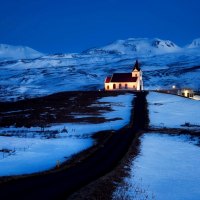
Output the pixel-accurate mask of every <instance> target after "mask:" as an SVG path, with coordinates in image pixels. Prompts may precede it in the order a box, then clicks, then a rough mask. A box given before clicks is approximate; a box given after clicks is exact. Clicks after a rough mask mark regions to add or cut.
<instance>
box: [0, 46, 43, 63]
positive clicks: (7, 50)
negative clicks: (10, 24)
mask: <svg viewBox="0 0 200 200" xmlns="http://www.w3.org/2000/svg"><path fill="white" fill-rule="evenodd" d="M41 56H43V54H42V53H40V52H38V51H36V50H34V49H31V48H30V47H25V46H12V45H8V44H0V60H3V59H4V60H17V59H32V58H38V57H41Z"/></svg>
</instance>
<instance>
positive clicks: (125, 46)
mask: <svg viewBox="0 0 200 200" xmlns="http://www.w3.org/2000/svg"><path fill="white" fill-rule="evenodd" d="M180 50H181V48H180V47H178V46H177V45H176V44H174V43H173V42H171V41H169V40H161V39H158V38H155V39H148V38H129V39H127V40H117V41H116V42H113V43H111V44H109V45H107V46H104V47H101V48H92V49H88V50H86V51H84V52H83V53H86V54H105V53H110V54H132V55H133V54H134V55H141V54H142V55H155V54H163V53H172V52H177V51H180Z"/></svg>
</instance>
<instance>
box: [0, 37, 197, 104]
mask: <svg viewBox="0 0 200 200" xmlns="http://www.w3.org/2000/svg"><path fill="white" fill-rule="evenodd" d="M150 50H151V51H150ZM136 59H139V62H140V63H141V68H142V70H143V76H144V88H145V89H162V88H165V89H166V88H171V87H172V85H176V86H177V87H191V88H194V89H199V88H200V50H199V48H188V47H187V48H186V47H184V48H181V47H178V46H177V45H175V44H174V43H173V42H170V41H166V40H160V39H133V38H131V39H127V40H118V41H116V42H114V43H112V44H110V45H107V46H104V47H102V48H95V49H94V48H93V49H90V50H87V51H84V52H83V53H76V54H54V55H46V56H43V57H40V58H36V59H20V60H12V61H5V60H4V61H0V77H1V78H0V101H9V100H17V99H23V98H27V97H35V96H44V95H48V94H52V93H55V92H60V91H70V90H98V89H102V88H103V87H104V79H105V77H106V76H108V75H111V74H112V73H114V72H129V71H131V70H132V67H133V64H134V62H135V60H136Z"/></svg>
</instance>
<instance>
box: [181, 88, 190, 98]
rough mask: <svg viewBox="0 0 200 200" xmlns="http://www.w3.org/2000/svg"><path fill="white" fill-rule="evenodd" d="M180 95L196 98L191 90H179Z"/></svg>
mask: <svg viewBox="0 0 200 200" xmlns="http://www.w3.org/2000/svg"><path fill="white" fill-rule="evenodd" d="M178 95H181V96H184V97H188V98H193V97H194V91H193V90H192V89H190V88H183V89H181V90H178Z"/></svg>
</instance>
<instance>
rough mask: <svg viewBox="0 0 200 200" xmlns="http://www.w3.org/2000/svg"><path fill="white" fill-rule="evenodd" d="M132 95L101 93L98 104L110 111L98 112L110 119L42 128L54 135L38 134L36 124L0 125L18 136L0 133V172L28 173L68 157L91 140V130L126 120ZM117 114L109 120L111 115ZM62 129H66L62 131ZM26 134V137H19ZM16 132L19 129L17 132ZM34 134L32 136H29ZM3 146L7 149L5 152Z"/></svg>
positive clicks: (111, 127) (119, 124)
mask: <svg viewBox="0 0 200 200" xmlns="http://www.w3.org/2000/svg"><path fill="white" fill-rule="evenodd" d="M133 98H134V95H133V94H126V95H119V96H116V97H104V98H101V99H100V100H99V102H101V104H98V102H97V104H98V105H99V106H102V103H103V102H104V106H106V105H110V106H111V108H112V110H113V111H111V112H106V113H102V116H105V117H106V119H108V120H110V121H107V122H105V123H100V124H88V123H65V124H51V125H50V126H49V127H48V128H46V131H57V132H58V134H57V135H56V138H50V139H46V138H44V137H41V136H39V134H38V131H40V128H39V127H32V128H30V129H27V128H15V127H10V128H1V129H0V135H2V134H5V133H7V134H9V133H10V134H14V132H18V135H19V136H21V137H16V136H15V137H14V136H12V137H6V136H0V141H1V143H0V150H3V149H4V152H2V151H0V176H8V175H19V174H30V173H34V172H40V171H44V170H48V169H50V168H53V167H55V166H56V163H57V162H58V161H59V162H63V161H65V160H67V159H69V158H70V157H71V156H72V155H74V154H76V153H79V152H80V151H82V150H84V149H87V148H89V147H91V146H92V145H93V144H94V141H93V140H92V138H91V137H90V136H91V134H94V133H95V132H98V131H102V130H117V129H119V128H121V127H123V126H125V125H126V124H128V123H129V120H130V116H131V109H132V101H133ZM116 117H117V118H121V119H118V120H114V121H112V119H114V118H116ZM63 129H66V130H67V131H68V133H66V132H62V130H63ZM24 132H25V133H26V132H27V133H28V134H26V137H27V136H28V137H27V138H25V136H24V137H22V136H23V135H24ZM20 133H22V134H21V135H20ZM33 135H34V136H33ZM6 149H7V150H9V152H6Z"/></svg>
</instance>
